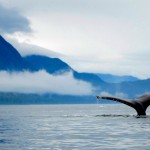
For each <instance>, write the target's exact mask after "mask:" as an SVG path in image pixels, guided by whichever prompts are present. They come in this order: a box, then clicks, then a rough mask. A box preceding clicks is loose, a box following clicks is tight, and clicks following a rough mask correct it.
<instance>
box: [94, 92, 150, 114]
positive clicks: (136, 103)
mask: <svg viewBox="0 0 150 150" xmlns="http://www.w3.org/2000/svg"><path fill="white" fill-rule="evenodd" d="M96 97H97V98H98V99H99V98H100V99H108V100H112V101H117V102H120V103H123V104H125V105H128V106H130V107H132V108H134V109H135V110H136V112H137V114H138V115H139V116H145V115H146V109H147V107H148V106H149V105H150V94H147V95H143V96H141V97H139V98H137V99H136V100H127V99H121V98H117V97H112V96H96Z"/></svg>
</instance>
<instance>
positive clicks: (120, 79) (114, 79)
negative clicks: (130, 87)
mask: <svg viewBox="0 0 150 150" xmlns="http://www.w3.org/2000/svg"><path fill="white" fill-rule="evenodd" d="M96 75H98V76H99V77H100V78H101V79H102V80H103V81H105V82H109V83H120V82H128V81H137V80H139V79H138V78H136V77H133V76H117V75H112V74H96Z"/></svg>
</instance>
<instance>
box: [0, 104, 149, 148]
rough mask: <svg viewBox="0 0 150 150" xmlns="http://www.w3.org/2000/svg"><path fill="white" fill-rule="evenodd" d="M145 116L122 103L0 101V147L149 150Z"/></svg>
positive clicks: (147, 126)
mask: <svg viewBox="0 0 150 150" xmlns="http://www.w3.org/2000/svg"><path fill="white" fill-rule="evenodd" d="M147 114H148V116H147V117H146V118H137V117H136V112H135V111H134V110H133V109H132V108H130V107H128V106H125V105H120V104H105V105H103V104H97V105H9V106H6V105H2V106H0V150H7V149H8V150H101V149H102V150H107V149H110V150H113V149H114V150H116V149H119V150H120V149H128V150H130V149H131V150H132V149H135V150H137V149H138V150H146V149H147V150H150V109H148V111H147Z"/></svg>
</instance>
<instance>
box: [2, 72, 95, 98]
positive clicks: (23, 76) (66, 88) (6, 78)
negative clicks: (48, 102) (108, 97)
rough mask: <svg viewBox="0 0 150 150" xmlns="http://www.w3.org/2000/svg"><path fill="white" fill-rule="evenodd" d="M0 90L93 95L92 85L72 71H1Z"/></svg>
mask: <svg viewBox="0 0 150 150" xmlns="http://www.w3.org/2000/svg"><path fill="white" fill-rule="evenodd" d="M0 79H1V80H0V91H1V92H19V93H39V94H43V93H55V94H68V95H91V94H92V88H93V87H92V86H91V85H90V84H89V83H87V82H83V81H80V80H76V79H74V78H73V75H72V73H71V72H68V73H66V74H63V75H57V76H54V75H50V74H48V73H46V72H45V71H43V70H41V71H39V72H34V73H31V72H27V71H25V72H12V73H8V72H6V71H1V72H0Z"/></svg>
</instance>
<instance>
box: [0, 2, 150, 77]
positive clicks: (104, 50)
mask: <svg viewBox="0 0 150 150" xmlns="http://www.w3.org/2000/svg"><path fill="white" fill-rule="evenodd" d="M149 6H150V0H143V1H142V0H41V1H40V0H25V1H21V0H13V1H12V0H0V32H1V34H2V35H4V36H6V37H11V38H12V37H13V38H14V39H17V40H18V41H19V42H26V43H32V44H35V45H38V46H41V47H43V48H46V49H50V50H53V51H54V52H58V53H62V54H64V55H66V57H65V60H66V61H67V62H68V63H69V64H70V65H71V66H72V67H73V68H74V69H76V70H77V71H80V72H97V73H112V74H119V75H122V74H128V75H134V76H138V77H141V78H147V77H150V71H149V65H150V59H149V56H150V42H149V41H150V29H149V27H150V10H149Z"/></svg>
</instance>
